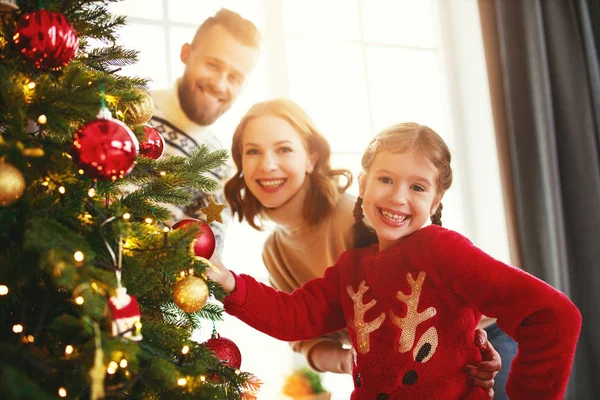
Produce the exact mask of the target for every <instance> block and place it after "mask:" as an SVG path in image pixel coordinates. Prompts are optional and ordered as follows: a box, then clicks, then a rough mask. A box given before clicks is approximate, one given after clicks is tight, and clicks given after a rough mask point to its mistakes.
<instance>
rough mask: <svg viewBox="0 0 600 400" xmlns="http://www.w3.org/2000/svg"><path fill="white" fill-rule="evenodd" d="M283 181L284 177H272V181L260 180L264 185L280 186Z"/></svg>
mask: <svg viewBox="0 0 600 400" xmlns="http://www.w3.org/2000/svg"><path fill="white" fill-rule="evenodd" d="M283 182H285V179H274V180H272V181H260V184H261V185H262V186H264V187H275V186H280V185H281V184H283Z"/></svg>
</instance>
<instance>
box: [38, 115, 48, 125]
mask: <svg viewBox="0 0 600 400" xmlns="http://www.w3.org/2000/svg"><path fill="white" fill-rule="evenodd" d="M37 122H38V124H40V125H45V124H46V122H48V118H47V117H46V116H45V115H44V114H42V115H40V116H39V117H38V119H37Z"/></svg>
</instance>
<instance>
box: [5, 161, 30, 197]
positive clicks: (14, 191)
mask: <svg viewBox="0 0 600 400" xmlns="http://www.w3.org/2000/svg"><path fill="white" fill-rule="evenodd" d="M24 190H25V178H23V174H22V173H21V171H19V169H18V168H17V167H15V166H14V165H12V164H10V163H7V162H1V161H0V206H8V205H11V204H12V203H14V202H15V201H17V200H19V197H21V195H22V194H23V191H24Z"/></svg>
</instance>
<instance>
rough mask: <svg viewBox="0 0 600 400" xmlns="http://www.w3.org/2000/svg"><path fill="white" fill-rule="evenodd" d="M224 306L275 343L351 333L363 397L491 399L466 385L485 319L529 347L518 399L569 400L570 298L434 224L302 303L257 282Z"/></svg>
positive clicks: (311, 286)
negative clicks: (466, 367)
mask: <svg viewBox="0 0 600 400" xmlns="http://www.w3.org/2000/svg"><path fill="white" fill-rule="evenodd" d="M235 277H236V290H235V291H234V292H233V293H232V294H231V295H229V296H227V297H226V298H225V301H224V304H225V309H226V310H227V312H229V313H230V314H232V315H235V316H237V317H238V318H240V319H241V320H242V321H244V322H246V323H248V324H249V325H251V326H253V327H254V328H256V329H258V330H260V331H262V332H264V333H266V334H268V335H270V336H273V337H275V338H278V339H281V340H286V341H295V340H306V339H310V338H314V337H317V336H321V335H324V334H326V333H329V332H333V331H336V330H339V329H342V328H344V327H347V328H348V330H349V332H350V335H351V338H352V343H353V346H354V350H355V353H356V357H355V365H354V371H353V377H354V385H355V389H354V391H353V393H352V397H351V398H352V399H354V400H358V399H365V400H366V399H373V400H374V399H402V400H407V399H428V400H433V399H444V400H452V399H486V400H487V399H488V396H487V394H486V393H485V392H484V391H483V390H482V389H481V388H479V387H475V386H472V385H471V384H469V383H468V382H467V375H466V374H465V373H464V372H463V370H462V369H463V367H464V365H465V364H475V363H477V362H478V361H480V360H481V355H480V354H479V351H478V349H477V348H476V347H475V345H474V344H473V331H474V330H475V328H476V327H477V323H478V321H479V319H480V317H481V315H482V314H485V315H487V316H490V317H496V318H498V325H499V326H500V328H501V329H502V330H503V331H504V332H506V333H507V334H508V335H510V336H511V337H512V338H514V339H515V340H516V341H517V342H518V343H519V351H518V354H517V356H516V358H515V359H514V361H513V363H512V367H511V372H510V377H509V381H508V385H507V393H508V395H509V396H510V398H511V399H513V400H520V399H536V400H538V399H544V400H552V399H556V400H559V399H560V400H562V399H563V397H564V392H565V389H566V385H567V381H568V378H569V374H570V371H571V365H572V362H573V357H574V354H575V346H576V343H577V339H578V336H579V332H580V329H581V315H580V313H579V311H578V310H577V308H576V307H575V306H574V305H573V303H572V302H571V301H570V300H569V299H568V298H567V297H566V296H565V295H564V294H563V293H561V292H560V291H558V290H556V289H554V288H553V287H551V286H550V285H548V284H546V283H545V282H543V281H541V280H539V279H537V278H535V277H534V276H532V275H530V274H527V273H526V272H523V271H522V270H520V269H517V268H514V267H511V266H509V265H506V264H504V263H502V262H500V261H497V260H495V259H494V258H492V257H490V256H489V255H487V254H485V253H484V252H483V251H481V250H480V249H478V248H477V247H475V246H474V245H473V244H472V243H471V242H470V241H469V240H468V239H466V238H465V237H463V236H462V235H460V234H458V233H456V232H453V231H450V230H447V229H444V228H441V227H438V226H435V225H432V226H428V227H426V228H423V229H420V230H419V231H417V232H415V233H413V234H412V235H410V236H408V237H406V238H404V239H403V240H402V241H400V243H398V244H397V245H395V246H393V247H392V248H389V249H387V250H384V251H381V252H380V251H379V250H378V246H377V245H374V246H371V247H367V248H362V249H353V250H349V251H347V252H345V253H344V254H342V256H341V257H340V259H339V260H338V262H337V263H336V265H334V266H333V267H331V268H329V269H328V270H327V271H326V272H325V276H324V277H323V278H319V279H315V280H312V281H310V282H307V283H306V284H305V285H304V286H302V287H301V288H300V289H297V290H295V291H294V292H293V293H292V294H288V293H285V292H283V291H277V290H275V289H272V288H270V287H268V286H266V285H263V284H261V283H259V282H257V281H255V280H254V279H253V278H252V277H250V276H247V275H239V276H238V275H235Z"/></svg>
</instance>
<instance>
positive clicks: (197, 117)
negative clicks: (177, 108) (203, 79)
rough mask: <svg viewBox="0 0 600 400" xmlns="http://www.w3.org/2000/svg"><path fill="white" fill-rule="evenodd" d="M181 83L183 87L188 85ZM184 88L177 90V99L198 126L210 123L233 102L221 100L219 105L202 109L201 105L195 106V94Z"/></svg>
mask: <svg viewBox="0 0 600 400" xmlns="http://www.w3.org/2000/svg"><path fill="white" fill-rule="evenodd" d="M181 85H184V87H185V88H188V87H190V85H187V84H186V82H181ZM185 88H184V89H182V90H180V91H179V101H180V103H181V108H182V109H183V111H184V113H185V114H186V115H187V117H188V118H189V119H190V120H191V121H192V122H194V123H196V124H198V125H200V126H208V125H212V124H213V123H214V122H215V121H217V120H218V119H219V118H220V117H221V116H222V115H223V114H225V112H226V111H227V110H229V109H230V108H231V106H232V104H233V102H229V103H225V102H223V103H221V104H220V107H217V108H216V109H214V110H212V111H211V110H210V109H211V108H210V107H209V108H208V109H202V106H200V107H196V106H195V104H196V102H197V100H196V97H197V96H196V94H195V93H194V91H193V90H187V89H185ZM197 90H200V89H197Z"/></svg>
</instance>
